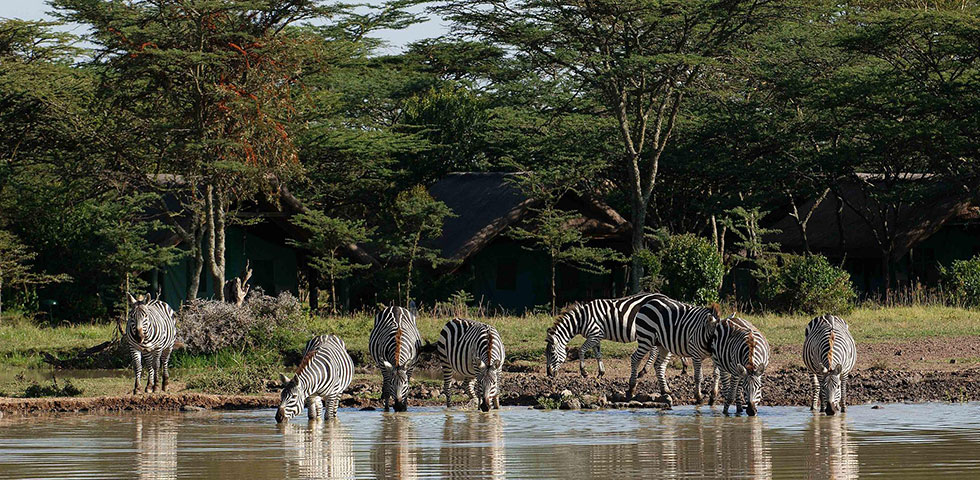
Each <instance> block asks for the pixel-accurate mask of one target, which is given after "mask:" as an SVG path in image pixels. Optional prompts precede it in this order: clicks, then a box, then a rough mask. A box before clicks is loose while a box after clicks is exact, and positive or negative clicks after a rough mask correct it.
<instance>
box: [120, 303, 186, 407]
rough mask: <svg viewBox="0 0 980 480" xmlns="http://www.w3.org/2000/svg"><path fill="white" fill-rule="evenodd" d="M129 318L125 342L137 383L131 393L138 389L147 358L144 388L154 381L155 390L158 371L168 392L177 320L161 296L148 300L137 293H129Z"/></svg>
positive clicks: (147, 389) (154, 388) (148, 387)
mask: <svg viewBox="0 0 980 480" xmlns="http://www.w3.org/2000/svg"><path fill="white" fill-rule="evenodd" d="M129 308H130V311H129V318H127V319H126V341H127V343H129V354H130V356H131V357H132V359H133V371H134V372H135V373H136V382H135V383H134V385H133V395H136V394H137V392H138V391H139V388H140V376H142V374H143V360H144V357H145V360H147V369H148V370H149V371H148V372H147V377H146V387H144V388H143V391H144V392H148V391H149V390H150V381H151V380H152V381H153V391H154V392H156V391H157V372H160V376H161V377H163V391H164V392H166V391H167V382H168V381H169V380H170V371H169V369H168V365H169V363H170V352H171V351H172V350H173V348H174V339H176V338H177V323H176V322H175V321H174V311H173V309H172V308H170V305H167V304H166V302H163V301H162V300H160V299H156V300H151V299H149V297H143V296H142V295H140V298H139V299H136V298H134V297H133V296H132V295H129Z"/></svg>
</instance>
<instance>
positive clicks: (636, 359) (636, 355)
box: [626, 341, 653, 399]
mask: <svg viewBox="0 0 980 480" xmlns="http://www.w3.org/2000/svg"><path fill="white" fill-rule="evenodd" d="M649 351H650V346H649V345H645V344H644V343H643V342H642V341H641V342H640V343H639V344H637V346H636V351H635V352H633V354H632V355H630V388H629V390H628V391H627V392H626V398H627V399H631V398H633V394H634V393H636V378H637V377H636V369H637V367H639V366H640V361H642V360H643V357H645V356H646V354H647V352H649ZM651 355H653V354H652V353H651Z"/></svg>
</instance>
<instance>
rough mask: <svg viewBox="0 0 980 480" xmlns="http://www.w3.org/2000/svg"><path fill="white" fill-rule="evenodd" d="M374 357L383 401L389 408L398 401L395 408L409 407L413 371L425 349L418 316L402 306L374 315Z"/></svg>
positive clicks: (370, 342) (371, 341)
mask: <svg viewBox="0 0 980 480" xmlns="http://www.w3.org/2000/svg"><path fill="white" fill-rule="evenodd" d="M368 349H369V350H370V351H371V357H372V358H373V359H374V362H375V363H376V364H377V365H378V368H379V369H381V377H382V379H383V385H382V387H381V400H382V402H384V406H385V411H386V412H387V411H388V408H389V401H390V400H391V399H392V398H393V399H394V401H395V411H396V412H404V411H405V410H407V409H408V403H407V397H408V386H409V382H410V381H411V379H412V370H413V369H414V368H415V364H416V362H418V358H419V351H420V350H421V349H422V335H420V334H419V329H418V327H416V326H415V315H414V314H413V313H412V312H410V311H409V310H408V309H405V308H402V307H387V308H385V309H383V310H381V311H380V312H378V314H377V315H375V317H374V329H372V330H371V335H370V337H369V338H368Z"/></svg>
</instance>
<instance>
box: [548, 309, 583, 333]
mask: <svg viewBox="0 0 980 480" xmlns="http://www.w3.org/2000/svg"><path fill="white" fill-rule="evenodd" d="M582 305H585V304H584V303H581V302H572V303H570V304H568V305H565V308H563V309H561V311H560V312H558V315H556V316H555V321H554V323H552V324H551V327H550V328H548V337H551V336H552V335H554V333H555V328H557V327H558V325H559V324H561V322H563V321H564V320H565V318H566V316H567V315H568V314H569V313H571V312H572V311H574V310H578V309H579V308H581V307H582Z"/></svg>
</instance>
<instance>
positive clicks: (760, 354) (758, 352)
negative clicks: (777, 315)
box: [708, 313, 770, 416]
mask: <svg viewBox="0 0 980 480" xmlns="http://www.w3.org/2000/svg"><path fill="white" fill-rule="evenodd" d="M769 354H770V349H769V342H768V341H766V337H765V336H764V335H763V334H762V332H760V331H759V330H758V329H757V328H755V326H754V325H752V324H751V323H749V322H748V321H746V320H743V319H741V318H738V317H736V316H735V314H734V313H733V314H732V316H731V317H728V318H726V319H724V320H722V321H721V322H720V323H719V324H718V326H717V327H715V335H714V341H713V342H712V346H711V359H712V361H713V362H714V364H715V382H714V388H713V389H712V392H711V397H710V399H709V400H708V404H709V405H710V404H713V403H714V399H715V397H716V396H717V395H718V383H719V381H720V382H721V384H722V385H723V386H724V389H725V409H724V412H725V413H726V414H727V413H728V406H729V405H731V404H732V403H734V404H735V413H742V402H741V401H739V394H743V393H744V395H745V404H746V407H745V410H746V412H747V413H748V414H749V416H754V415H755V414H756V413H757V412H758V407H757V405H758V403H759V402H761V401H762V375H763V374H765V372H766V367H767V366H769Z"/></svg>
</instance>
